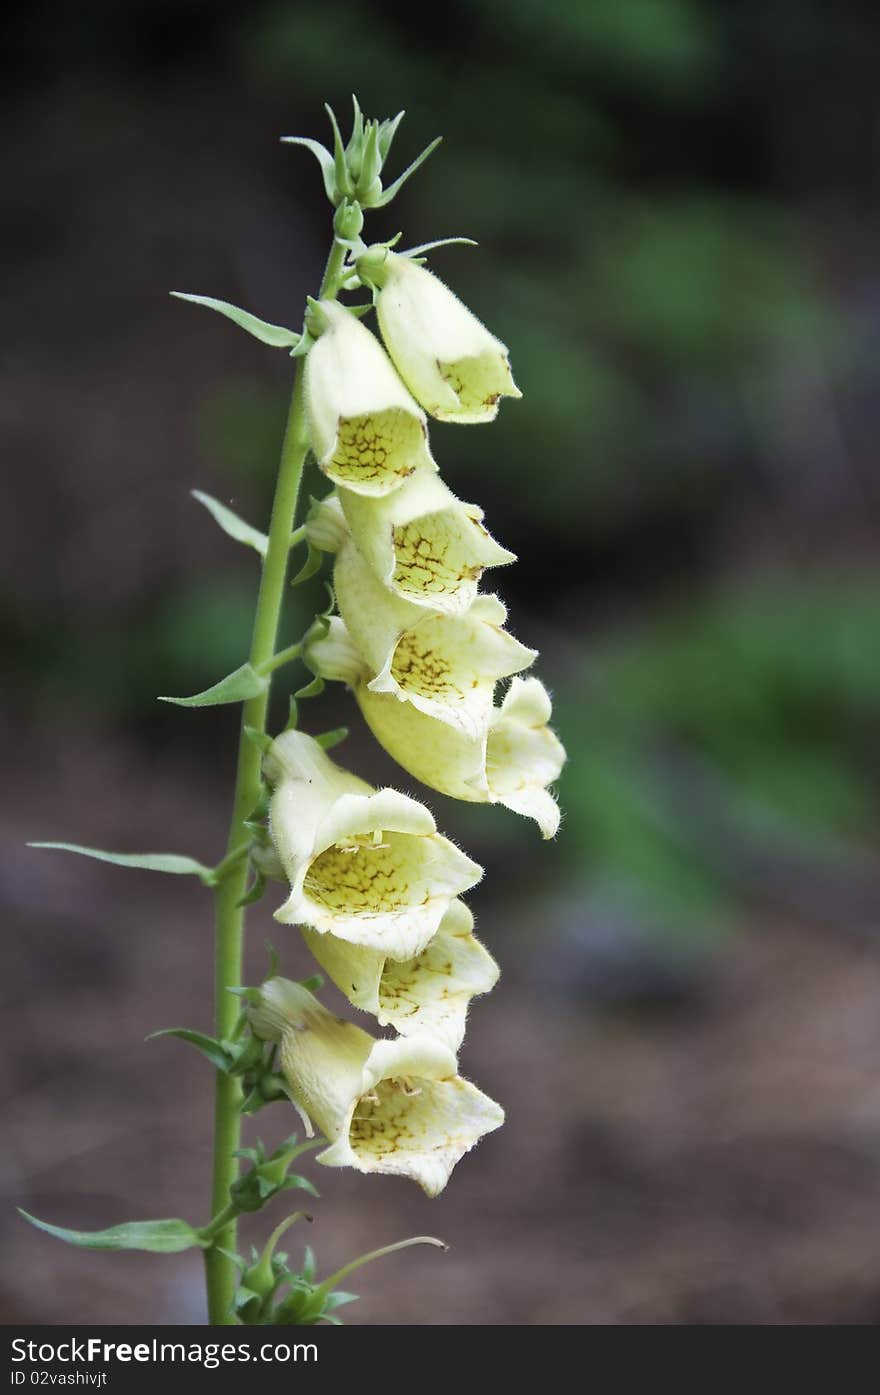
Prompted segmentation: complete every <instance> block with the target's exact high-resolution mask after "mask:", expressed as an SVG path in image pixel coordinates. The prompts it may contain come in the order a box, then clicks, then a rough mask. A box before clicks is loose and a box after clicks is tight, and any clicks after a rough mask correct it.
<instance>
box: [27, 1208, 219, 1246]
mask: <svg viewBox="0 0 880 1395" xmlns="http://www.w3.org/2000/svg"><path fill="white" fill-rule="evenodd" d="M18 1213H19V1215H21V1216H24V1218H25V1220H26V1221H30V1223H31V1225H34V1226H36V1228H37V1230H44V1231H45V1232H46V1234H47V1235H54V1236H55V1238H56V1240H64V1241H66V1242H67V1244H68V1245H78V1246H79V1248H80V1249H81V1250H151V1251H152V1252H153V1253H154V1254H160V1255H176V1254H180V1252H181V1251H182V1250H191V1249H194V1248H195V1247H200V1248H202V1249H204V1248H206V1242H205V1241H203V1240H201V1239H200V1238H199V1236H198V1235H197V1233H196V1231H195V1230H193V1228H192V1226H191V1225H187V1223H186V1221H177V1220H168V1221H125V1222H123V1224H122V1225H113V1226H111V1227H110V1229H109V1230H66V1229H65V1227H64V1226H60V1225H49V1223H48V1221H41V1220H38V1219H37V1217H36V1216H31V1215H29V1214H28V1212H27V1211H23V1210H22V1209H21V1207H20V1206H19V1208H18Z"/></svg>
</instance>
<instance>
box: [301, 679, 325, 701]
mask: <svg viewBox="0 0 880 1395" xmlns="http://www.w3.org/2000/svg"><path fill="white" fill-rule="evenodd" d="M325 687H326V684H325V682H324V680H323V678H322V677H321V676H320V674H317V675H316V676H315V677H314V678H313V679H312V681H311V683H306V685H305V687H304V688H297V690H296V692H295V693H294V697H297V698H311V697H320V696H321V694H322V693H323V691H324V688H325Z"/></svg>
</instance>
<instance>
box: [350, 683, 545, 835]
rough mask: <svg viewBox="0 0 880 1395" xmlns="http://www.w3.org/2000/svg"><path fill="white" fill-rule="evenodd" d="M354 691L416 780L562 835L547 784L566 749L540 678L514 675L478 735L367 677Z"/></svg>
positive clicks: (380, 736) (395, 755)
mask: <svg viewBox="0 0 880 1395" xmlns="http://www.w3.org/2000/svg"><path fill="white" fill-rule="evenodd" d="M354 692H355V696H356V698H357V701H358V705H359V706H360V709H361V711H362V713H363V715H364V718H365V719H366V722H367V725H368V726H369V727H370V730H371V731H372V733H373V735H374V736H375V737H376V739H377V741H378V742H379V743H380V745H382V746H383V747H384V748H385V750H386V751H387V752H388V754H389V755H390V756H392V757H393V759H394V760H396V761H397V763H398V764H399V765H401V766H402V767H403V769H404V770H406V771H407V772H408V773H409V774H410V775H412V776H414V777H415V779H417V780H419V781H421V783H422V784H424V785H427V786H428V787H429V788H430V789H435V790H438V791H439V792H440V793H441V794H447V795H450V796H451V797H452V798H453V799H462V800H466V801H468V802H470V803H480V804H504V805H505V806H506V807H507V808H508V809H512V810H514V811H515V812H516V813H518V814H523V815H524V816H525V817H526V818H530V819H534V820H535V822H536V823H537V825H538V827H539V828H540V830H541V833H542V835H543V836H544V837H545V838H553V837H555V835H556V833H557V832H558V829H559V822H560V812H559V806H558V805H557V803H556V800H555V799H554V798H553V795H552V794H551V793H550V791H549V789H548V788H547V786H548V785H551V784H552V783H553V782H554V781H555V780H556V779H557V778H558V776H559V774H560V772H561V770H562V767H563V765H564V763H565V750H564V748H563V746H562V743H561V742H560V740H559V738H558V737H557V736H556V734H555V732H553V731H552V730H551V729H550V727H549V726H548V722H549V720H550V716H551V712H552V705H551V702H550V695H549V693H548V692H547V690H546V688H545V687H544V685H543V684H542V683H541V682H540V680H539V679H537V678H532V677H530V678H513V679H511V682H510V687H509V688H508V690H507V692H506V693H505V695H504V700H503V702H502V703H501V705H500V707H496V708H495V709H494V711H493V713H492V716H491V719H490V722H489V725H488V728H487V731H486V732H485V734H484V735H483V736H482V737H480V738H477V739H472V738H469V737H467V736H465V735H464V733H463V732H461V731H460V730H457V729H456V728H454V727H451V726H449V725H448V724H447V723H443V722H438V721H435V720H434V719H433V718H431V717H428V716H426V715H425V714H424V713H423V712H419V711H417V710H416V709H415V708H414V707H412V706H411V705H410V704H400V703H397V702H396V701H395V699H394V698H393V697H391V696H390V695H389V694H387V693H375V692H372V691H371V690H370V688H369V687H368V686H367V685H366V683H363V682H362V683H359V684H357V686H356V687H355V689H354Z"/></svg>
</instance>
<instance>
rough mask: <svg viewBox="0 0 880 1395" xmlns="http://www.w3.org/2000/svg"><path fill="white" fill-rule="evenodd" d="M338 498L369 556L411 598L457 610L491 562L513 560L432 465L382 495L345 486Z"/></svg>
mask: <svg viewBox="0 0 880 1395" xmlns="http://www.w3.org/2000/svg"><path fill="white" fill-rule="evenodd" d="M339 501H340V503H341V505H342V511H343V513H344V515H345V518H346V521H347V523H348V526H349V528H350V530H351V534H352V537H353V538H354V541H355V544H356V545H357V548H358V550H359V552H360V554H361V556H362V557H363V559H364V561H365V562H366V563H367V565H368V566H369V567H371V568H372V571H373V573H374V575H375V576H377V577H378V579H379V581H381V583H382V585H383V586H386V587H388V589H389V590H390V591H392V592H393V593H394V594H395V595H396V596H400V597H401V598H402V599H403V600H405V601H410V602H411V603H412V604H413V605H420V606H425V607H427V608H428V609H430V610H438V611H442V612H443V613H444V614H448V615H460V614H461V613H462V611H465V610H467V609H468V607H469V606H470V605H471V604H472V603H473V601H474V598H475V597H476V594H477V583H478V582H479V579H480V577H481V575H482V573H483V571H484V570H485V568H486V567H499V566H503V565H504V564H505V563H507V562H515V561H516V557H515V556H514V554H513V553H512V552H508V551H507V549H506V548H503V547H501V546H499V544H498V543H497V542H496V541H495V539H494V538H493V537H491V536H490V534H489V533H488V532H487V531H486V529H485V528H484V527H483V522H482V519H483V511H482V509H479V508H477V506H476V505H475V504H463V503H462V501H461V500H460V499H457V498H456V497H455V495H454V494H453V493H452V490H451V489H448V488H447V487H446V485H445V484H444V483H443V481H442V480H440V479H438V477H437V476H436V475H434V474H431V473H429V472H427V471H424V470H420V471H419V472H418V473H417V474H415V475H414V476H413V477H412V479H410V480H408V481H407V482H406V484H404V485H402V486H401V488H400V489H398V490H396V491H395V492H394V493H393V494H388V495H386V496H385V497H383V498H381V499H366V498H363V497H361V495H359V494H353V493H352V492H351V490H350V489H340V491H339Z"/></svg>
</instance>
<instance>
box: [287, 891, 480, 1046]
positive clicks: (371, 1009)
mask: <svg viewBox="0 0 880 1395" xmlns="http://www.w3.org/2000/svg"><path fill="white" fill-rule="evenodd" d="M473 929H474V918H473V915H472V914H471V912H470V910H469V909H468V907H467V906H466V905H465V904H464V902H463V901H457V900H456V901H453V902H452V904H451V905H450V907H449V910H448V911H447V912H446V915H445V916H444V917H443V920H442V921H441V922H440V928H439V929H438V931H437V933H436V935H434V937H433V939H432V940H431V941H430V943H429V944H428V945H427V946H426V947H425V949H424V950H422V953H421V954H420V955H417V956H415V957H414V958H413V959H407V960H396V959H391V958H389V957H388V956H387V955H385V954H382V953H381V952H380V951H377V950H372V949H364V948H363V947H362V946H360V945H351V944H348V943H347V942H346V941H344V940H339V939H337V938H336V937H335V936H334V935H318V934H316V933H315V931H313V930H309V929H304V930H303V932H302V934H303V939H304V940H305V942H306V944H307V945H308V947H309V949H310V950H311V952H312V954H313V955H314V956H315V958H316V959H317V961H318V963H319V964H320V965H321V968H322V969H323V970H324V971H325V973H327V974H328V975H329V977H330V978H331V979H332V980H333V982H334V983H335V984H336V986H337V988H339V989H340V990H341V991H342V992H343V993H344V994H345V996H346V997H347V998H348V1000H349V1002H350V1003H351V1004H352V1005H353V1006H354V1007H357V1008H360V1009H361V1010H362V1011H363V1012H368V1013H371V1014H372V1015H373V1016H374V1017H375V1018H376V1020H377V1021H378V1023H379V1025H380V1026H381V1027H393V1028H394V1030H395V1031H396V1032H399V1033H400V1035H401V1036H413V1035H416V1034H423V1033H424V1034H425V1035H427V1036H433V1037H436V1038H437V1039H438V1040H439V1041H441V1042H442V1043H443V1044H444V1046H447V1047H448V1048H449V1050H450V1051H458V1049H459V1047H460V1046H461V1043H462V1041H463V1039H464V1033H465V1026H466V1021H467V1013H468V1008H469V1005H470V1001H471V999H472V998H474V997H476V996H477V994H481V993H488V992H489V991H490V989H492V988H493V987H494V986H495V984H496V983H497V981H498V974H499V970H498V965H497V964H496V963H495V960H494V959H493V958H492V956H491V954H490V953H489V952H488V950H487V949H486V948H485V947H484V946H483V945H482V944H480V942H479V940H478V939H477V938H476V936H475V935H474V933H473Z"/></svg>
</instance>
